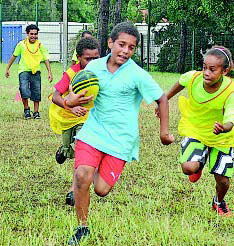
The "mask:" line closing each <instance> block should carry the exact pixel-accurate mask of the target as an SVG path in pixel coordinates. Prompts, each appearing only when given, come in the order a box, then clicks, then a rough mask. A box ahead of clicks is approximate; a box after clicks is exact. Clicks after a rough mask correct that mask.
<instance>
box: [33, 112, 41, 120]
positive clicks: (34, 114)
mask: <svg viewBox="0 0 234 246" xmlns="http://www.w3.org/2000/svg"><path fill="white" fill-rule="evenodd" d="M33 118H34V119H35V120H38V119H41V116H40V113H39V112H34V113H33Z"/></svg>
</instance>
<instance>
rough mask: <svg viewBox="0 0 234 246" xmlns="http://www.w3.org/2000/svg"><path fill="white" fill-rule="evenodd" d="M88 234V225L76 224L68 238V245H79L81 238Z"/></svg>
mask: <svg viewBox="0 0 234 246" xmlns="http://www.w3.org/2000/svg"><path fill="white" fill-rule="evenodd" d="M89 234H90V230H89V227H88V226H78V227H77V228H76V229H75V233H74V235H73V236H72V237H71V239H70V240H69V242H68V245H69V246H77V245H79V242H80V240H81V238H84V237H88V236H89Z"/></svg>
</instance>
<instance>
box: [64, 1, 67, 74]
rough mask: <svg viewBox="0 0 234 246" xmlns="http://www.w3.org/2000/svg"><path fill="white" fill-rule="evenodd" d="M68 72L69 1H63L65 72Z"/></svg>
mask: <svg viewBox="0 0 234 246" xmlns="http://www.w3.org/2000/svg"><path fill="white" fill-rule="evenodd" d="M66 70H67V0H63V71H64V72H65V71H66Z"/></svg>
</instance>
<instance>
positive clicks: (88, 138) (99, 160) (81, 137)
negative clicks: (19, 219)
mask: <svg viewBox="0 0 234 246" xmlns="http://www.w3.org/2000/svg"><path fill="white" fill-rule="evenodd" d="M138 42H139V33H138V31H137V29H136V27H135V26H134V25H132V24H130V23H128V22H123V23H120V24H118V25H117V26H115V27H114V29H113V31H112V33H111V36H110V39H109V41H108V46H109V48H110V49H111V54H109V55H107V56H106V57H103V58H100V59H96V60H95V61H92V62H90V63H89V64H88V65H87V67H86V69H87V70H90V71H92V72H94V73H95V74H96V75H97V77H98V79H99V87H100V88H99V94H98V96H97V98H96V100H95V105H94V108H93V109H91V111H90V114H89V117H88V120H87V121H86V122H85V124H84V126H83V128H82V129H81V130H80V132H79V133H78V135H77V136H76V137H77V139H78V141H77V144H76V149H75V165H74V168H75V206H76V213H77V219H78V221H79V222H80V223H81V226H79V227H77V228H76V232H75V234H74V235H73V236H72V238H71V239H70V241H69V245H77V242H78V241H79V240H80V239H81V238H82V237H85V236H87V235H89V233H90V231H89V228H88V222H87V219H88V207H89V200H90V195H89V189H90V185H91V183H93V182H94V190H95V192H96V194H97V195H99V196H106V195H107V194H108V193H109V192H110V191H111V189H112V188H113V186H114V184H115V183H116V182H117V181H118V178H119V177H120V175H121V172H122V170H123V168H124V165H125V163H126V162H130V161H132V160H138V151H139V130H138V113H139V109H140V104H141V101H142V99H143V98H144V99H145V100H146V102H147V103H152V102H153V101H156V102H157V103H158V104H159V108H160V112H161V121H160V138H161V142H162V143H163V144H165V145H168V144H170V143H172V142H173V141H174V138H173V136H172V135H170V134H169V132H168V121H169V119H168V101H167V98H166V96H165V94H164V93H163V91H162V90H161V88H160V87H159V85H158V84H157V83H156V82H155V81H154V80H153V78H152V77H151V76H150V75H149V74H148V73H147V72H146V71H144V70H143V69H142V68H140V67H139V66H138V65H137V64H136V63H135V62H134V61H133V60H132V59H131V56H132V55H133V53H134V51H135V48H136V46H137V44H138ZM77 98H78V99H79V95H75V94H74V93H72V91H70V98H68V100H67V102H66V103H67V105H68V106H70V107H73V106H75V105H76V104H77V102H76V99H77Z"/></svg>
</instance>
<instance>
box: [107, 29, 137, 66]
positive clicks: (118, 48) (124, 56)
mask: <svg viewBox="0 0 234 246" xmlns="http://www.w3.org/2000/svg"><path fill="white" fill-rule="evenodd" d="M136 43H137V39H136V37H134V36H133V35H130V34H127V33H120V34H119V37H118V38H117V39H116V40H115V41H114V42H113V41H112V39H111V38H110V39H109V40H108V46H109V48H110V49H111V59H112V61H113V62H114V63H115V64H117V65H118V66H121V65H122V64H124V63H125V62H126V61H127V60H128V59H129V58H130V57H131V56H132V55H133V53H134V51H135V48H136Z"/></svg>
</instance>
